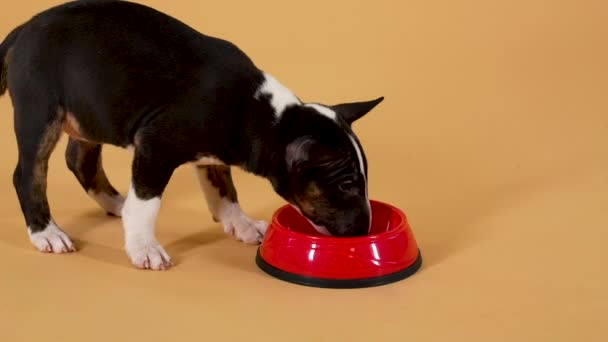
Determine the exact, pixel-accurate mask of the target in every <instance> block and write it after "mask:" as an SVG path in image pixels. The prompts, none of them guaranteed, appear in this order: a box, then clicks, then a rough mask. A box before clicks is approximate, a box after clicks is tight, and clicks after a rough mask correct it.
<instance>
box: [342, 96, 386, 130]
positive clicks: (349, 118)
mask: <svg viewBox="0 0 608 342" xmlns="http://www.w3.org/2000/svg"><path fill="white" fill-rule="evenodd" d="M382 101H384V97H379V98H377V99H375V100H372V101H365V102H352V103H342V104H338V105H334V106H332V107H331V109H333V110H334V111H335V112H336V113H338V115H340V117H342V119H344V121H346V122H347V123H348V124H349V125H352V123H353V122H355V121H357V120H359V119H360V118H362V117H363V116H365V114H367V113H369V112H370V111H371V110H372V109H374V107H376V106H377V105H378V104H380V102H382Z"/></svg>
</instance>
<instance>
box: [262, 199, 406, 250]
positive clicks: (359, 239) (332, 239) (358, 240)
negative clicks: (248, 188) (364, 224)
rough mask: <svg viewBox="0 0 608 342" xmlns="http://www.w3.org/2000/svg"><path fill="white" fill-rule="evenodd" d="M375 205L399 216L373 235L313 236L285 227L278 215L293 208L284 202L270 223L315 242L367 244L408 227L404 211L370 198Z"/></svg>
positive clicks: (398, 232) (296, 236)
mask: <svg viewBox="0 0 608 342" xmlns="http://www.w3.org/2000/svg"><path fill="white" fill-rule="evenodd" d="M370 202H373V203H375V204H377V205H381V206H384V207H386V208H387V209H390V210H391V211H393V212H394V213H396V214H397V215H398V217H399V222H398V224H396V225H395V226H394V227H393V228H391V229H389V230H388V231H386V232H382V233H378V234H373V235H365V236H355V237H336V236H315V235H308V234H304V233H300V232H297V231H294V230H291V229H289V228H287V227H285V226H284V225H283V224H281V223H280V222H279V215H281V213H283V212H284V211H285V210H287V209H293V206H292V205H291V204H285V205H283V206H281V207H280V208H279V209H277V210H276V211H275V213H274V214H273V215H272V221H271V225H272V226H273V227H274V228H275V229H276V230H277V231H281V233H282V234H287V235H290V236H291V237H294V238H298V239H306V240H308V241H313V242H316V243H330V244H369V243H373V242H376V241H379V240H387V239H390V238H392V237H394V236H397V235H399V234H402V233H403V231H405V230H406V229H410V227H409V222H408V220H407V216H406V215H405V213H404V212H403V211H402V210H401V209H399V208H397V207H396V206H394V205H391V204H388V203H386V202H383V201H378V200H370Z"/></svg>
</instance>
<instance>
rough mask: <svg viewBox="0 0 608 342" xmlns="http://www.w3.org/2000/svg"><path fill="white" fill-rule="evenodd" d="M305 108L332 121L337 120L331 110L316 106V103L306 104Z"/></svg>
mask: <svg viewBox="0 0 608 342" xmlns="http://www.w3.org/2000/svg"><path fill="white" fill-rule="evenodd" d="M304 106H305V107H310V108H313V109H314V110H316V111H317V112H319V114H321V115H323V116H325V117H328V118H330V119H332V120H333V121H336V120H337V114H336V112H334V111H333V110H332V109H331V108H327V107H325V106H321V105H318V104H316V103H308V104H306V105H304Z"/></svg>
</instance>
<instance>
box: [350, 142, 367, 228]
mask: <svg viewBox="0 0 608 342" xmlns="http://www.w3.org/2000/svg"><path fill="white" fill-rule="evenodd" d="M348 137H349V138H350V141H351V142H352V143H353V146H354V147H355V151H356V152H357V158H358V159H359V168H360V171H361V176H362V177H363V181H364V184H365V202H366V203H367V208H368V209H369V215H370V226H369V228H368V231H369V229H371V216H372V207H371V204H370V202H369V195H368V193H367V191H368V189H367V177H365V164H364V163H363V153H361V149H360V148H359V144H357V141H356V140H355V138H353V137H352V136H351V135H349V136H348Z"/></svg>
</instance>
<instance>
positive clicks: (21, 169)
mask: <svg viewBox="0 0 608 342" xmlns="http://www.w3.org/2000/svg"><path fill="white" fill-rule="evenodd" d="M44 104H45V102H38V101H35V100H33V99H29V100H28V101H27V103H20V102H17V103H16V104H15V133H16V136H17V146H18V150H19V157H18V164H17V167H16V168H15V172H14V174H13V184H14V186H15V190H16V192H17V195H18V197H19V204H20V206H21V210H22V212H23V215H24V216H25V222H26V225H27V229H28V233H29V236H30V240H31V242H32V244H33V245H34V246H35V247H36V248H37V249H38V250H39V251H41V252H48V253H67V252H73V251H75V248H74V244H73V243H72V241H71V240H70V238H69V237H68V236H67V234H65V232H63V231H62V230H61V229H60V228H59V227H58V226H57V224H55V222H54V220H53V218H52V217H51V211H50V208H49V203H48V198H47V173H48V164H49V158H50V156H51V153H52V152H53V150H54V149H55V146H56V145H57V142H58V141H59V138H60V136H61V122H62V117H61V111H58V108H57V106H55V105H48V106H45V105H44Z"/></svg>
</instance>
